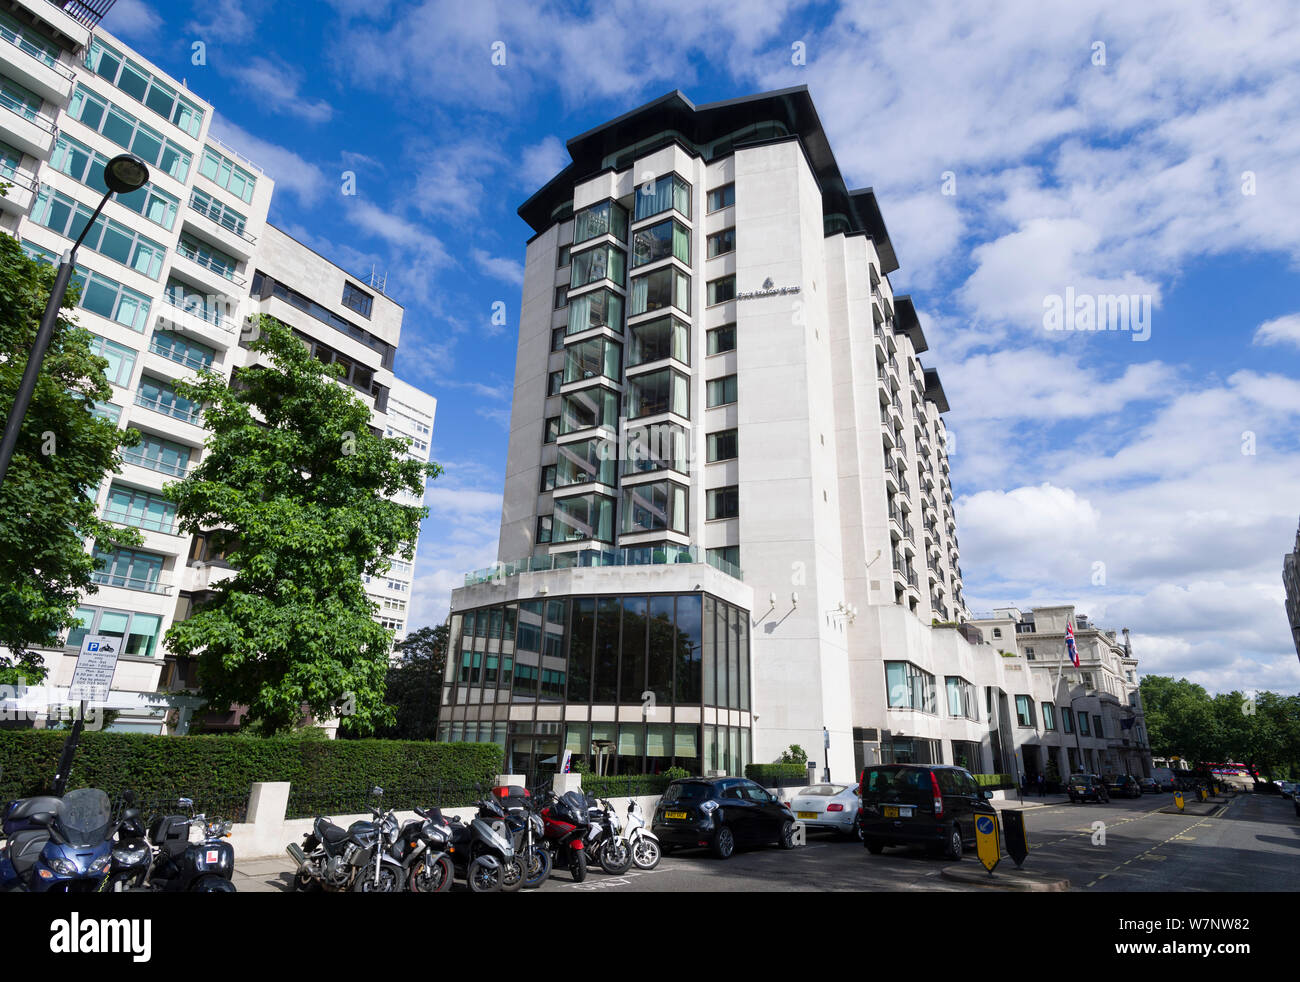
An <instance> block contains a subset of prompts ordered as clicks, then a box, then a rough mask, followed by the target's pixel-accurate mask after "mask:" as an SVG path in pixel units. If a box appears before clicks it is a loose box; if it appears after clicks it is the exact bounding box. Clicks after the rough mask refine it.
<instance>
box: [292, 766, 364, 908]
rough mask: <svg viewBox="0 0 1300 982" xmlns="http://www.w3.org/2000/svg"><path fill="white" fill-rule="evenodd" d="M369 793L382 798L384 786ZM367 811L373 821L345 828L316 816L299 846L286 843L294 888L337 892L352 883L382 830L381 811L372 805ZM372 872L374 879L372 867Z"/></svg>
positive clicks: (346, 888) (293, 843) (361, 822)
mask: <svg viewBox="0 0 1300 982" xmlns="http://www.w3.org/2000/svg"><path fill="white" fill-rule="evenodd" d="M370 793H371V794H372V795H374V796H375V797H376V798H377V799H382V798H383V794H384V789H383V788H373V789H372V790H371V792H370ZM370 811H371V814H372V815H373V816H374V817H375V820H372V821H365V820H361V821H357V822H353V823H352V824H351V825H349V826H348V827H347V828H346V829H345V828H342V827H341V826H338V825H335V824H334V823H333V822H332V821H330V820H329V819H328V818H325V817H324V816H323V815H317V816H316V820H315V822H314V823H313V824H312V830H311V831H310V832H307V833H305V834H304V835H303V843H302V845H301V846H300V845H298V843H296V842H291V843H289V844H288V845H287V846H285V851H286V852H287V853H288V854H289V856H290V857H291V858H292V859H293V861H294V862H296V863H297V864H298V871H297V872H296V873H295V874H294V879H293V887H294V889H295V890H327V891H330V892H339V891H344V890H351V889H352V888H353V887H354V886H355V884H356V882H357V879H358V877H359V874H360V873H361V871H362V870H363V869H364V868H365V867H366V866H367V865H369V861H370V859H371V857H372V855H373V852H372V850H373V849H374V847H375V846H376V845H377V843H378V842H379V838H380V834H381V831H382V829H381V825H380V820H382V819H383V817H384V813H383V812H381V811H380V810H379V809H378V808H374V807H371V809H370ZM383 865H387V864H381V867H382V866H383ZM371 875H372V878H373V876H374V870H371Z"/></svg>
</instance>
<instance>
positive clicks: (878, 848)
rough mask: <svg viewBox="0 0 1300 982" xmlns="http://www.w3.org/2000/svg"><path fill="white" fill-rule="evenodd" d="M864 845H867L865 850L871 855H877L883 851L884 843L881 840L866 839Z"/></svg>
mask: <svg viewBox="0 0 1300 982" xmlns="http://www.w3.org/2000/svg"><path fill="white" fill-rule="evenodd" d="M864 845H865V846H866V847H867V852H869V853H871V855H873V856H879V855H880V854H881V853H882V852H884V851H885V844H884V843H883V842H871V841H867V842H865V843H864Z"/></svg>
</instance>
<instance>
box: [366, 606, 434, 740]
mask: <svg viewBox="0 0 1300 982" xmlns="http://www.w3.org/2000/svg"><path fill="white" fill-rule="evenodd" d="M448 633H449V629H448V627H447V625H446V624H439V625H438V626H437V627H422V628H420V629H419V630H418V631H412V632H411V633H410V634H408V635H407V636H406V638H405V639H404V640H402V641H399V642H398V643H397V645H396V650H397V655H398V658H399V659H400V660H399V661H398V662H397V664H396V665H394V666H393V667H391V668H390V669H389V670H388V685H387V690H386V693H385V699H386V701H387V702H388V704H389V705H390V706H391V707H392V708H393V713H394V721H393V724H392V726H389V727H386V728H385V729H383V730H381V731H380V732H378V733H377V734H376V735H377V736H383V737H389V738H391V739H394V740H433V739H436V738H437V735H438V712H439V708H440V707H441V705H442V678H443V672H444V669H445V668H446V665H447V635H448Z"/></svg>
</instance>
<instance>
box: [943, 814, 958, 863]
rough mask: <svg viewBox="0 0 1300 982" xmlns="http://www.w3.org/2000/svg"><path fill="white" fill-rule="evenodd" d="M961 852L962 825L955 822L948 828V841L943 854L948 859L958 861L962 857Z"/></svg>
mask: <svg viewBox="0 0 1300 982" xmlns="http://www.w3.org/2000/svg"><path fill="white" fill-rule="evenodd" d="M961 853H962V843H961V826H959V825H957V824H955V823H954V824H953V826H952V828H950V829H949V830H948V843H947V845H945V846H944V849H943V855H944V857H945V858H946V859H951V860H953V861H954V862H956V861H958V860H960V859H961Z"/></svg>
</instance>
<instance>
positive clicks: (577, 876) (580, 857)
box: [569, 849, 587, 883]
mask: <svg viewBox="0 0 1300 982" xmlns="http://www.w3.org/2000/svg"><path fill="white" fill-rule="evenodd" d="M569 875H570V876H572V877H573V882H574V883H581V882H582V881H583V880H585V879H586V878H587V850H585V849H579V850H578V851H577V852H575V853H574V854H573V859H572V860H571V861H570V863H569Z"/></svg>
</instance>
